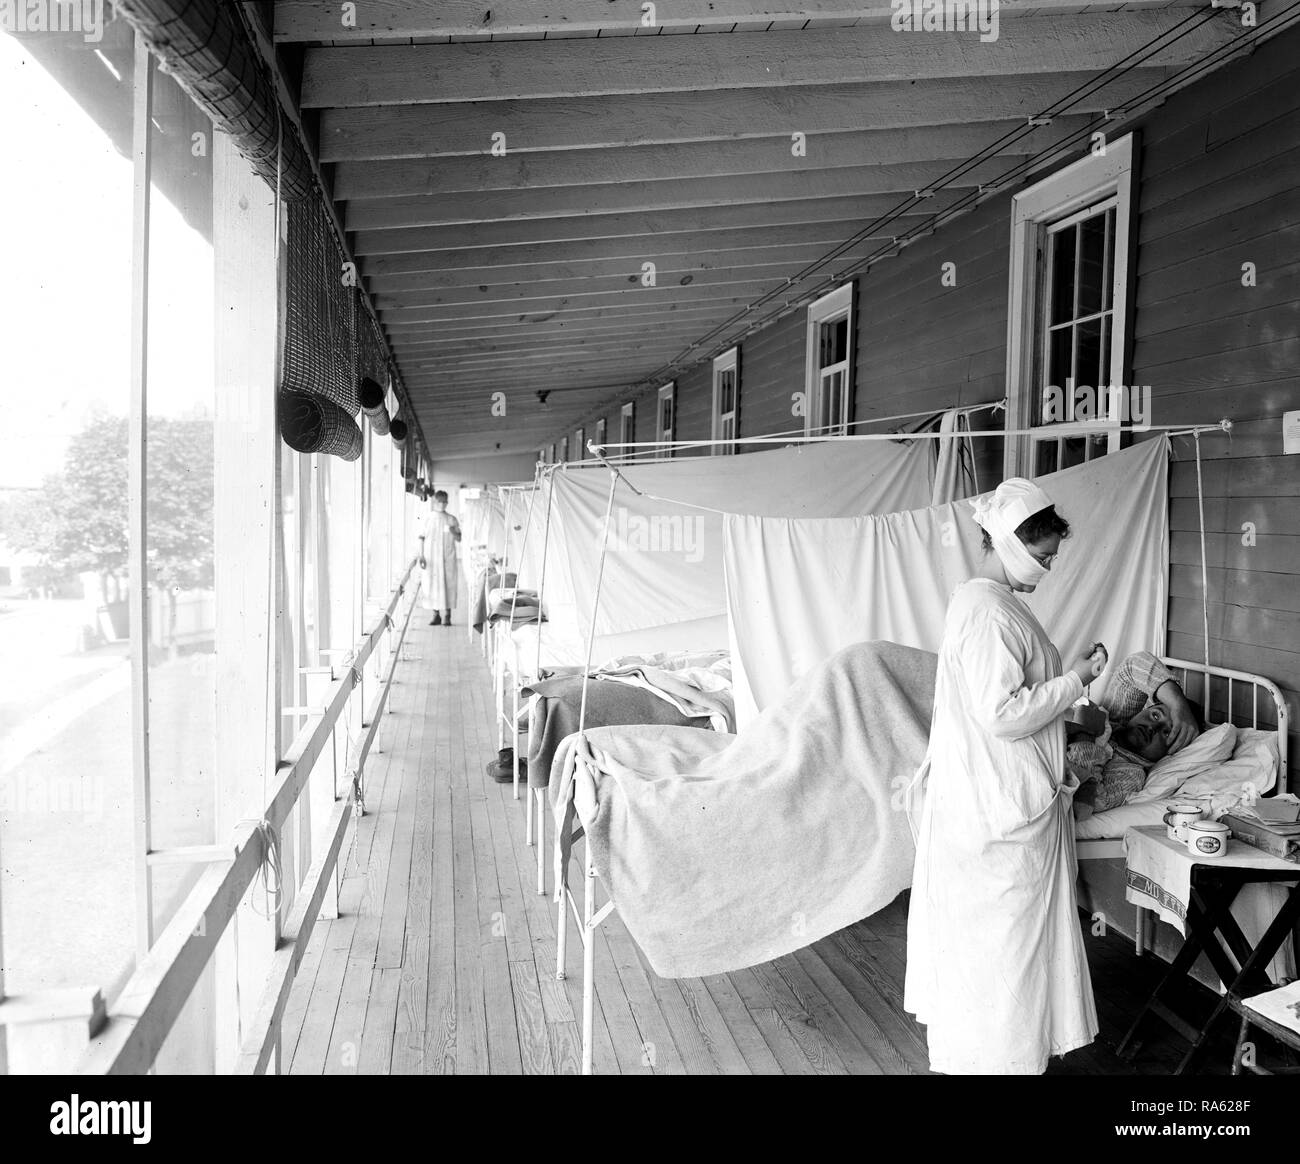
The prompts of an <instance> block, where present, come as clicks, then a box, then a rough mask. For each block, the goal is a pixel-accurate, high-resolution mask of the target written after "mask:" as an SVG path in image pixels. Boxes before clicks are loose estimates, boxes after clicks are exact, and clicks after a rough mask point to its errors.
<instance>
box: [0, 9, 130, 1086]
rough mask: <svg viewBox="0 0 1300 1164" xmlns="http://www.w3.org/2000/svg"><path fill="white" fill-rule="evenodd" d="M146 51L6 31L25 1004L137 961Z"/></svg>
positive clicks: (18, 828) (113, 33) (1, 604)
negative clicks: (134, 485) (135, 138)
mask: <svg viewBox="0 0 1300 1164" xmlns="http://www.w3.org/2000/svg"><path fill="white" fill-rule="evenodd" d="M131 46H132V35H131V32H130V29H129V27H128V26H127V25H126V23H125V21H120V20H119V21H114V22H111V23H109V24H107V25H106V26H105V30H104V39H103V41H102V42H100V43H99V44H96V45H92V44H88V43H86V42H84V41H83V39H82V37H81V35H80V34H68V35H66V36H65V35H61V34H56V33H42V34H40V35H37V36H32V37H29V38H27V39H25V40H21V41H20V40H18V39H16V38H14V37H11V36H8V35H0V108H3V110H4V113H3V115H2V116H0V157H3V158H4V162H5V172H6V173H7V174H8V175H9V180H7V181H5V182H0V221H3V222H4V223H6V224H7V225H8V229H7V230H6V232H5V264H6V277H5V278H4V280H3V281H0V318H2V319H3V320H4V336H5V339H6V341H7V342H6V343H5V345H4V350H5V381H6V384H7V385H9V386H10V387H8V388H7V389H6V390H5V391H3V392H0V562H3V564H4V565H5V566H7V567H8V569H9V573H10V584H9V586H8V587H7V588H5V590H4V591H3V592H0V626H2V627H3V629H0V854H3V860H2V861H0V898H2V901H3V904H2V908H3V910H4V918H3V931H4V963H5V974H6V982H5V986H6V989H7V990H8V991H10V992H12V993H15V994H18V993H23V992H29V991H35V990H41V989H47V988H57V987H64V986H77V985H88V984H91V985H96V986H99V987H101V988H102V989H103V990H104V991H105V993H106V994H108V993H109V992H110V990H111V988H113V987H114V985H115V984H116V983H118V982H120V981H121V979H122V977H123V976H124V974H125V972H126V971H127V970H129V968H130V966H131V963H132V959H133V957H134V952H135V896H134V892H133V887H134V846H133V836H132V811H131V795H132V753H131V728H130V724H131V695H130V677H131V669H130V662H129V653H130V650H129V649H130V635H131V633H132V628H131V627H130V625H129V622H128V618H127V602H126V600H127V592H126V581H125V579H126V566H127V533H128V527H127V497H126V493H127V470H126V465H127V452H126V437H127V423H128V422H127V416H128V412H129V385H130V382H131V374H130V335H131V326H130V320H131V221H132V169H131V163H130V161H129V160H128V159H129V157H130V153H131V142H130V136H129V135H130V124H131V73H132V57H133V54H132V49H131ZM94 49H99V50H100V52H102V54H103V59H102V60H101V59H100V58H99V57H98V56H96V55H95V54H94V53H93V51H92V50H94ZM105 61H106V62H107V64H106V63H104V62H105ZM110 66H111V68H110ZM114 73H116V74H117V76H116V77H115V76H114ZM79 75H84V76H85V77H88V78H91V79H93V80H94V81H95V82H96V84H94V85H89V84H88V85H82V86H79V87H78V92H79V93H80V94H81V97H80V99H79V100H78V99H74V98H73V97H72V96H71V95H70V94H69V93H68V92H66V91H65V90H64V88H63V86H62V83H61V82H63V81H68V82H69V84H71V83H72V79H74V78H76V77H77V76H79ZM92 93H93V96H92V95H91V94H92ZM20 385H23V386H27V391H26V392H24V393H19V392H18V391H17V387H18V386H20ZM84 1034H85V1027H84V1024H83V1026H82V1028H81V1044H82V1045H83V1046H84ZM6 1037H7V1040H8V1048H9V1069H10V1070H11V1071H13V1072H22V1071H27V1070H35V1069H39V1068H40V1067H41V1055H42V1054H44V1053H45V1052H43V1051H42V1048H41V1047H40V1046H39V1043H40V1041H41V1039H42V1035H41V1032H40V1028H36V1027H31V1028H26V1029H23V1028H19V1027H14V1028H10V1030H9V1031H8V1032H7V1035H6ZM78 1050H79V1048H72V1049H71V1051H70V1055H72V1056H75V1054H76V1053H77V1051H78ZM71 1065H72V1063H71V1061H70V1059H65V1061H64V1062H63V1063H62V1064H61V1069H63V1070H67V1069H68V1068H70V1067H71ZM54 1066H55V1065H52V1064H49V1063H46V1064H45V1066H44V1069H54Z"/></svg>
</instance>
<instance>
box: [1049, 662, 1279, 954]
mask: <svg viewBox="0 0 1300 1164" xmlns="http://www.w3.org/2000/svg"><path fill="white" fill-rule="evenodd" d="M1162 661H1163V662H1164V664H1165V666H1166V667H1168V668H1169V669H1170V670H1172V671H1173V672H1174V674H1175V675H1176V676H1177V677H1178V681H1179V684H1180V685H1181V686H1182V688H1183V691H1184V693H1185V694H1186V695H1187V697H1188V698H1189V699H1194V700H1197V701H1198V702H1199V703H1200V704H1201V706H1202V708H1203V709H1204V712H1205V722H1206V726H1207V728H1208V727H1212V726H1214V725H1215V724H1219V723H1235V724H1236V725H1238V726H1239V727H1244V726H1245V725H1246V724H1247V723H1248V724H1249V725H1250V729H1251V731H1252V732H1253V733H1257V734H1256V735H1253V736H1250V737H1247V739H1246V740H1245V741H1243V743H1244V744H1254V743H1257V742H1259V740H1260V738H1261V737H1265V738H1267V740H1268V741H1269V742H1271V743H1272V744H1273V745H1274V747H1275V748H1276V756H1277V763H1276V775H1275V777H1274V778H1273V779H1272V781H1271V783H1269V782H1268V781H1266V780H1263V779H1261V780H1260V781H1259V782H1258V783H1257V784H1256V787H1258V788H1259V789H1260V790H1261V794H1262V795H1273V794H1275V793H1276V792H1277V791H1278V789H1279V788H1284V785H1285V783H1286V775H1287V730H1288V710H1287V705H1286V700H1285V699H1284V698H1283V696H1282V692H1281V691H1280V690H1279V689H1278V687H1277V685H1276V684H1275V683H1273V682H1272V681H1271V680H1269V679H1265V678H1264V677H1263V676H1262V675H1254V674H1251V673H1250V672H1248V671H1236V670H1232V669H1230V668H1227V667H1215V666H1207V665H1206V664H1205V663H1193V662H1190V661H1188V660H1186V659H1173V658H1168V657H1166V658H1164V659H1163V660H1162ZM1216 695H1217V696H1221V699H1220V700H1219V703H1218V705H1217V707H1216V705H1215V698H1214V697H1215V696H1216ZM1261 708H1262V709H1264V712H1265V720H1266V722H1267V721H1268V720H1269V719H1271V720H1272V722H1273V724H1274V725H1275V726H1273V727H1271V728H1269V729H1267V731H1266V732H1265V731H1261V729H1260V727H1259V723H1260V714H1261ZM1189 746H1190V745H1189ZM1262 775H1263V773H1261V776H1262ZM1239 778H1240V777H1239V775H1238V774H1237V773H1235V772H1234V775H1233V779H1239ZM1176 799H1178V790H1177V788H1174V789H1171V790H1170V791H1169V792H1168V793H1166V794H1164V795H1161V796H1159V797H1157V798H1156V799H1154V800H1150V801H1143V802H1141V803H1135V804H1125V805H1120V806H1119V807H1118V808H1114V809H1110V810H1108V811H1106V812H1101V813H1097V814H1096V815H1094V816H1092V817H1090V818H1088V819H1087V820H1086V821H1082V822H1078V823H1077V824H1076V830H1075V831H1076V837H1077V839H1076V840H1075V853H1076V855H1077V856H1078V859H1079V861H1080V862H1081V864H1080V867H1079V879H1080V882H1081V884H1082V887H1083V888H1084V890H1085V892H1088V891H1089V890H1090V889H1091V888H1092V883H1093V882H1094V881H1100V880H1101V879H1100V877H1098V876H1097V875H1096V874H1094V873H1093V872H1092V870H1090V868H1089V866H1088V865H1086V864H1084V862H1093V861H1108V860H1109V861H1114V860H1119V861H1123V860H1124V840H1123V837H1124V832H1125V830H1126V829H1129V828H1133V827H1135V826H1139V825H1157V824H1161V823H1162V820H1163V817H1164V813H1165V811H1166V806H1167V804H1168V802H1169V801H1171V800H1176ZM1089 896H1090V897H1091V896H1093V894H1091V893H1089ZM1112 896H1113V891H1112V892H1111V893H1107V892H1106V891H1105V890H1104V889H1101V890H1099V891H1098V893H1097V895H1096V897H1095V898H1094V901H1093V909H1094V911H1097V910H1100V911H1101V912H1104V913H1105V914H1106V916H1107V917H1110V918H1115V917H1121V916H1123V915H1124V913H1126V912H1127V908H1126V903H1122V902H1112V901H1110V900H1109V899H1110V898H1111V897H1112ZM1106 904H1113V905H1115V906H1116V907H1117V908H1114V909H1106V908H1105V905H1106ZM1134 908H1135V911H1136V912H1135V915H1134V926H1133V934H1132V935H1131V936H1132V938H1133V942H1134V949H1135V950H1136V952H1137V953H1138V954H1143V953H1145V952H1147V950H1149V949H1150V939H1151V924H1150V923H1151V918H1150V912H1149V911H1148V910H1145V909H1143V908H1141V907H1140V906H1138V907H1134ZM1117 928H1118V927H1117ZM1121 932H1123V931H1122V930H1121Z"/></svg>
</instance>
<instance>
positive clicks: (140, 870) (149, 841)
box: [126, 33, 153, 961]
mask: <svg viewBox="0 0 1300 1164" xmlns="http://www.w3.org/2000/svg"><path fill="white" fill-rule="evenodd" d="M152 103H153V58H152V57H150V55H149V49H148V47H147V46H146V44H145V41H144V38H143V37H142V36H141V35H140V34H139V33H136V36H135V76H134V103H133V107H132V140H131V152H132V160H133V162H134V166H135V193H134V200H133V214H132V243H131V340H130V342H131V409H130V417H131V420H130V431H129V437H128V452H127V487H126V488H127V526H128V531H129V532H128V538H129V550H128V571H129V582H128V585H129V587H130V594H129V595H128V600H129V601H128V611H129V618H130V628H131V631H130V633H131V752H132V761H133V763H132V766H133V774H134V780H133V796H132V812H133V816H134V826H135V828H134V849H135V948H136V960H137V961H139V960H140V959H142V958H143V957H144V956H145V955H146V954H147V953H148V952H149V948H150V947H151V946H152V945H153V883H152V880H151V874H150V870H149V850H150V849H151V848H152V847H153V827H152V821H151V819H150V810H151V800H152V791H151V781H150V778H149V595H148V585H149V574H148V564H147V559H146V554H147V545H146V538H145V530H146V520H145V519H146V514H147V512H148V504H149V498H148V484H147V475H146V471H145V466H146V458H147V456H148V439H147V432H148V423H149V392H148V382H149V212H150V185H151V182H152V179H153V144H152V141H151V129H150V126H151V122H150V110H151V108H152Z"/></svg>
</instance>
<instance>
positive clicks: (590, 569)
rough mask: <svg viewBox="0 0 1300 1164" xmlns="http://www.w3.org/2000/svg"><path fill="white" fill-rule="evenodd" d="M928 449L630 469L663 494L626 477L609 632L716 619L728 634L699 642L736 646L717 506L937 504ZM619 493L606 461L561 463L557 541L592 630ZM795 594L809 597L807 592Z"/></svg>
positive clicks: (601, 613) (855, 446) (824, 508)
mask: <svg viewBox="0 0 1300 1164" xmlns="http://www.w3.org/2000/svg"><path fill="white" fill-rule="evenodd" d="M927 445H928V442H913V443H911V444H904V443H901V442H900V443H895V442H892V441H871V442H867V441H864V442H861V443H853V442H841V443H828V444H815V445H801V446H798V447H794V448H783V449H774V450H772V451H770V452H762V453H749V454H746V455H744V456H715V457H683V458H681V459H679V460H674V461H667V462H662V463H659V464H653V465H639V466H638V465H629V466H625V467H622V468H621V472H622V473H623V474H624V475H625V477H626V478H627V481H628V482H631V484H632V485H633V486H635V488H636V489H640V490H642V491H643V492H644V493H645V494H650V495H653V496H640V495H638V494H637V493H636V492H635V491H634V490H633V489H631V488H629V487H628V485H627V484H625V483H623V482H620V483H619V486H618V490H617V493H616V494H615V500H614V511H613V520H612V523H611V527H610V539H609V545H608V552H607V556H606V561H605V575H604V582H603V586H602V589H601V600H600V604H599V608H598V610H597V612H596V633H597V635H616V634H620V633H624V632H629V631H635V630H640V629H643V628H647V627H658V626H663V625H665V624H680V623H685V622H690V621H695V620H701V619H715V620H718V621H717V622H716V623H715V625H716V627H717V628H719V634H720V637H721V639H722V641H720V642H719V643H717V644H714V643H712V642H707V643H706V642H700V643H698V644H697V645H698V646H701V647H705V646H714V645H718V646H722V645H725V630H723V629H722V628H723V627H724V625H725V624H724V623H723V622H722V621H721V620H722V619H724V618H725V614H726V597H725V593H724V585H723V533H722V530H723V517H722V514H721V513H719V512H708V510H721V511H726V512H728V513H743V514H768V515H774V516H781V517H787V518H808V517H814V516H816V517H849V516H853V515H857V514H869V513H885V512H890V511H893V510H898V509H910V508H914V507H916V506H920V505H925V504H926V503H927V502H928V501H929V500H930V488H931V464H930V462H931V452H930V449H929V448H928V447H927ZM609 488H610V472H609V470H608V469H606V468H604V467H597V468H591V469H561V470H559V471H557V472H556V473H555V476H554V489H555V499H554V503H553V505H554V508H553V512H552V517H551V521H552V527H551V538H552V542H553V543H554V542H556V541H557V531H556V526H557V524H558V527H559V534H558V548H559V554H560V558H561V560H562V562H563V567H564V571H565V573H566V575H567V578H568V583H569V589H570V591H571V592H572V595H573V598H574V600H575V602H576V605H577V612H578V618H579V624H580V627H581V629H582V631H583V633H584V634H585V633H586V632H587V628H588V626H589V624H590V622H591V613H590V612H591V608H592V596H593V594H594V590H595V584H596V577H597V574H598V571H599V565H600V539H601V529H602V526H603V523H604V518H605V507H606V503H607V501H608V496H609ZM657 498H671V500H670V501H662V500H657ZM700 507H703V508H700ZM550 569H551V568H550V567H549V566H548V575H547V590H548V591H549V590H550V588H551V575H550V572H549V571H550ZM788 597H789V600H790V601H791V602H798V601H799V590H798V588H794V589H791V590H790V591H789V592H788Z"/></svg>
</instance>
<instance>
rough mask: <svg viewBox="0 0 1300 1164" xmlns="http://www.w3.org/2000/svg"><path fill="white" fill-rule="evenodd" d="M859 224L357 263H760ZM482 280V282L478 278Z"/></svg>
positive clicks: (901, 226)
mask: <svg viewBox="0 0 1300 1164" xmlns="http://www.w3.org/2000/svg"><path fill="white" fill-rule="evenodd" d="M921 221H922V218H921V217H920V216H910V215H909V216H907V217H905V218H903V219H901V220H899V222H898V223H891V224H889V225H888V226H886V227H885V228H883V229H882V230H881V231H878V232H873V233H872V234H869V235H868V236H867V237H869V238H880V239H884V238H889V237H892V236H893V235H894V234H896V233H902V231H903V230H905V229H908V228H910V227H911V226H915V225H917V224H919V223H920V222H921ZM862 227H863V222H862V220H861V219H860V218H851V219H849V218H846V219H843V220H840V221H827V222H813V223H808V224H806V225H801V224H794V225H789V226H787V227H786V228H785V229H784V230H782V231H781V233H780V234H779V235H777V236H774V235H773V234H772V232H771V230H770V229H768V228H766V227H759V228H746V227H740V228H735V229H712V230H701V231H677V232H673V233H670V234H662V235H661V234H648V235H623V236H618V237H614V238H592V239H572V240H569V241H564V242H543V243H531V244H521V245H517V246H501V247H491V246H483V247H469V248H466V249H454V250H425V251H413V252H410V253H403V254H378V255H369V256H366V255H358V256H357V262H358V264H359V267H360V270H361V272H362V274H363V275H364V276H365V278H366V282H367V285H368V286H376V287H382V286H384V282H383V280H384V279H385V278H386V277H389V276H392V277H405V276H418V275H428V274H430V273H434V274H440V273H447V274H453V275H454V274H455V273H457V272H459V271H468V270H474V269H480V270H481V269H485V268H486V269H491V268H496V267H500V268H506V267H510V266H515V265H520V266H528V265H538V266H554V265H559V266H563V265H565V264H567V263H570V262H572V263H580V262H605V263H611V264H618V269H619V270H623V269H626V270H636V271H639V270H640V265H641V262H642V261H643V260H644V259H646V258H647V257H649V258H651V259H653V260H654V261H655V262H656V263H657V264H660V265H661V266H662V267H665V268H670V269H674V270H675V269H678V267H679V266H680V265H681V264H682V263H683V262H686V261H689V259H690V258H691V256H694V255H699V256H700V257H701V259H702V260H703V259H708V258H709V256H711V255H714V256H720V258H719V259H718V260H717V261H718V262H720V263H726V262H730V261H732V260H731V259H730V258H729V257H728V256H731V255H734V256H735V261H736V262H738V263H740V262H744V263H754V262H760V261H761V254H760V252H762V251H765V250H768V249H770V248H771V247H772V246H773V244H777V245H780V246H794V247H800V246H807V247H813V248H819V249H818V251H817V253H818V254H821V253H824V252H825V251H827V250H829V249H830V248H831V247H832V246H835V245H837V244H838V243H841V242H843V241H844V240H845V239H847V238H849V237H851V236H853V235H855V234H856V233H857V232H858V231H859V230H861V229H862ZM480 281H481V280H480Z"/></svg>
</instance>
